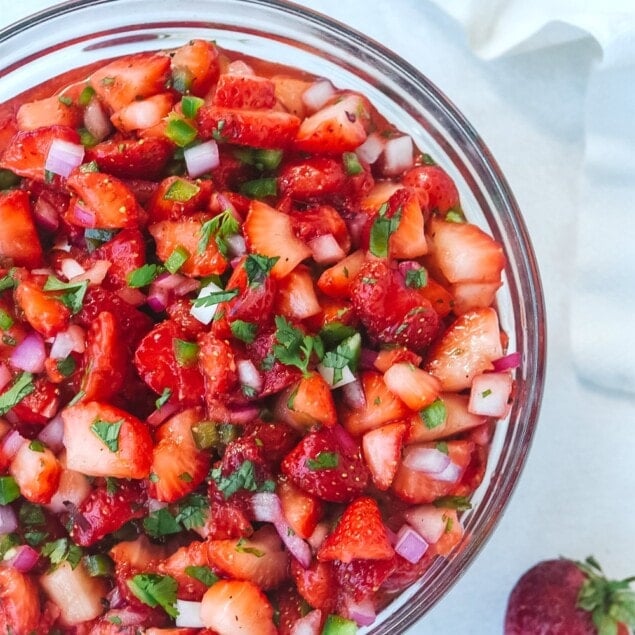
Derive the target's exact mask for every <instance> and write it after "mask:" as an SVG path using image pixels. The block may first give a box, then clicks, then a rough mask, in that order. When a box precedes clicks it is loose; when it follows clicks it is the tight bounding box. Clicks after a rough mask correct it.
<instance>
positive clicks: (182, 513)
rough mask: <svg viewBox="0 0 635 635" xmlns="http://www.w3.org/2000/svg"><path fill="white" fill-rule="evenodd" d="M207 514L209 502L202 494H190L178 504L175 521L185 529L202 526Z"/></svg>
mask: <svg viewBox="0 0 635 635" xmlns="http://www.w3.org/2000/svg"><path fill="white" fill-rule="evenodd" d="M208 514H209V502H208V500H207V499H206V498H205V496H203V495H202V494H190V495H189V496H187V497H186V498H184V499H183V501H182V502H181V503H180V505H179V513H178V514H177V515H176V521H177V522H179V523H181V524H182V525H183V527H185V529H188V530H189V529H194V528H195V527H202V526H203V525H204V524H205V522H206V521H207V516H208Z"/></svg>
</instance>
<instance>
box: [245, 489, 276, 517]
mask: <svg viewBox="0 0 635 635" xmlns="http://www.w3.org/2000/svg"><path fill="white" fill-rule="evenodd" d="M251 510H252V512H253V515H254V520H256V521H258V522H260V523H272V522H274V521H275V520H276V519H277V518H280V516H281V515H282V507H281V504H280V498H278V495H277V494H275V493H274V492H256V493H255V494H253V495H252V497H251Z"/></svg>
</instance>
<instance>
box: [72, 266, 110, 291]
mask: <svg viewBox="0 0 635 635" xmlns="http://www.w3.org/2000/svg"><path fill="white" fill-rule="evenodd" d="M111 266H112V263H111V262H110V261H108V260H97V261H96V262H95V264H94V265H93V266H92V267H91V268H90V269H87V270H86V271H83V272H82V273H80V274H77V275H76V276H74V277H73V278H72V280H70V282H83V281H84V280H87V281H88V284H90V285H92V286H98V285H100V284H101V283H102V282H103V281H104V278H105V277H106V274H107V273H108V269H110V267H111Z"/></svg>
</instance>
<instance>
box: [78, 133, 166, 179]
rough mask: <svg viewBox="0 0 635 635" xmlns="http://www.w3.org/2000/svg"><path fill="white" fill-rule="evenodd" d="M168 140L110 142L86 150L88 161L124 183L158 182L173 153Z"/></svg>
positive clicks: (103, 142) (157, 138)
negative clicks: (136, 180) (132, 180)
mask: <svg viewBox="0 0 635 635" xmlns="http://www.w3.org/2000/svg"><path fill="white" fill-rule="evenodd" d="M173 149H174V147H173V145H172V144H171V143H170V141H168V140H167V139H163V138H161V137H150V138H147V139H108V140H107V141H102V142H101V143H98V144H97V145H95V146H93V147H92V148H88V149H87V150H86V155H85V161H95V162H96V163H97V165H98V166H99V169H100V171H102V172H107V173H108V174H112V175H113V176H116V177H119V178H121V179H157V178H158V177H159V176H160V175H161V172H162V171H163V169H164V168H165V166H166V164H167V162H168V161H169V160H170V157H171V156H172V152H173Z"/></svg>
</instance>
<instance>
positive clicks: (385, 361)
mask: <svg viewBox="0 0 635 635" xmlns="http://www.w3.org/2000/svg"><path fill="white" fill-rule="evenodd" d="M402 362H405V363H407V364H412V365H413V366H419V365H420V364H421V357H420V356H419V355H416V354H415V353H413V352H412V351H411V350H409V349H407V348H406V347H405V346H391V347H389V348H382V349H381V350H380V351H379V353H377V357H376V358H375V361H374V362H373V366H374V367H375V368H376V369H377V370H378V371H379V372H380V373H385V372H386V371H387V370H388V369H389V368H390V367H391V366H393V365H394V364H399V363H402Z"/></svg>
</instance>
